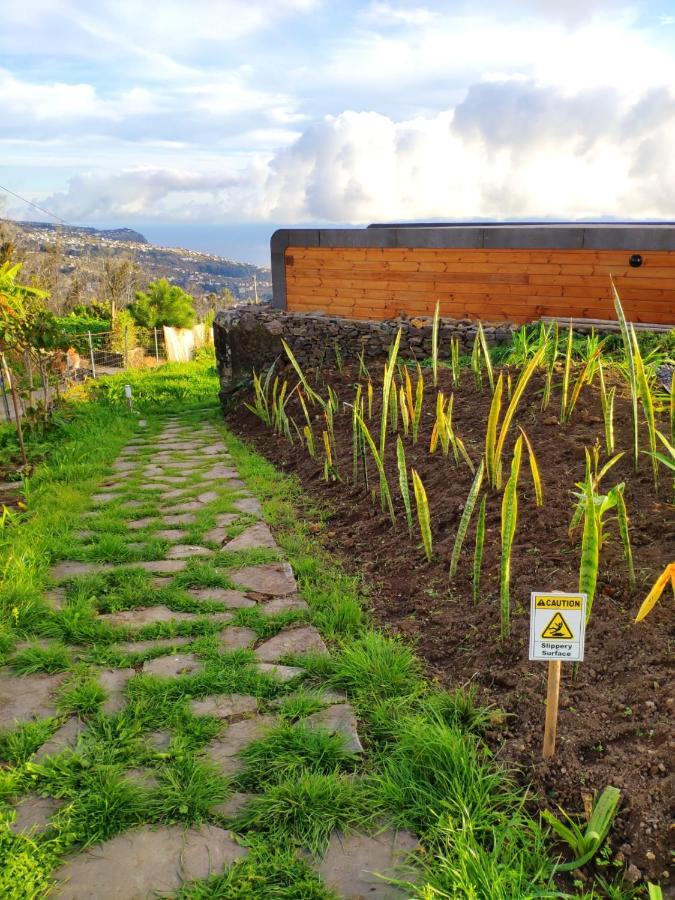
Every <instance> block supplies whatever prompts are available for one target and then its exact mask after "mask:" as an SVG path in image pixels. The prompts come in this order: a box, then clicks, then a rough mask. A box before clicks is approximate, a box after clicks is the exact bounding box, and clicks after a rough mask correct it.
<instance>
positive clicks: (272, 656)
mask: <svg viewBox="0 0 675 900" xmlns="http://www.w3.org/2000/svg"><path fill="white" fill-rule="evenodd" d="M290 653H328V649H327V648H326V645H325V644H324V642H323V638H322V637H321V635H320V634H319V632H318V631H317V630H316V628H314V626H313V625H306V626H304V627H303V628H286V629H284V630H283V631H280V632H279V634H276V635H275V636H274V637H273V638H270V639H269V640H268V641H265V643H264V644H261V645H260V646H259V647H257V648H256V651H255V655H256V656H257V657H258V659H259V660H260V661H261V662H267V663H271V662H277V661H278V660H280V659H281V658H282V657H284V656H288V654H290Z"/></svg>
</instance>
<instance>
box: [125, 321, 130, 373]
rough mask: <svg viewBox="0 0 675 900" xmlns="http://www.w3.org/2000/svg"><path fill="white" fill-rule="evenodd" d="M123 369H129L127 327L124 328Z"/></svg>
mask: <svg viewBox="0 0 675 900" xmlns="http://www.w3.org/2000/svg"><path fill="white" fill-rule="evenodd" d="M124 368H125V369H128V368H129V326H128V325H125V326H124Z"/></svg>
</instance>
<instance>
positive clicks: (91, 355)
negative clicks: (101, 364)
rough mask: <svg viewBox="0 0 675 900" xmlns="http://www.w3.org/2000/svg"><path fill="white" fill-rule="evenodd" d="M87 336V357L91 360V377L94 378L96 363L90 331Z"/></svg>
mask: <svg viewBox="0 0 675 900" xmlns="http://www.w3.org/2000/svg"><path fill="white" fill-rule="evenodd" d="M87 335H88V336H89V356H90V358H91V377H92V378H96V363H95V362H94V344H93V341H92V339H91V331H88V332H87Z"/></svg>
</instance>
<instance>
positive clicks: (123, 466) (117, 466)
mask: <svg viewBox="0 0 675 900" xmlns="http://www.w3.org/2000/svg"><path fill="white" fill-rule="evenodd" d="M137 466H138V463H135V462H132V461H131V460H126V459H118V460H117V461H116V462H114V463H113V464H112V469H113V472H133V471H134V469H135V468H136V467H137Z"/></svg>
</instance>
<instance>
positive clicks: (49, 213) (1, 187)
mask: <svg viewBox="0 0 675 900" xmlns="http://www.w3.org/2000/svg"><path fill="white" fill-rule="evenodd" d="M0 190H2V191H5V193H7V194H11V195H12V197H16V199H17V200H21V201H22V202H23V203H27V204H28V205H29V206H32V207H33V208H34V209H39V210H40V212H43V213H46V214H47V215H48V216H51V217H52V218H53V219H56V220H57V221H58V222H60V223H61V224H62V225H68V226H70V223H69V222H66V220H65V219H62V218H61V216H57V215H56V213H53V212H51V211H50V210H48V209H45V208H44V206H38V205H37V203H33V201H32V200H27V199H26V198H25V197H22V196H21V194H17V193H16V192H15V191H10V189H9V188H7V187H5V186H4V185H2V184H0Z"/></svg>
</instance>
